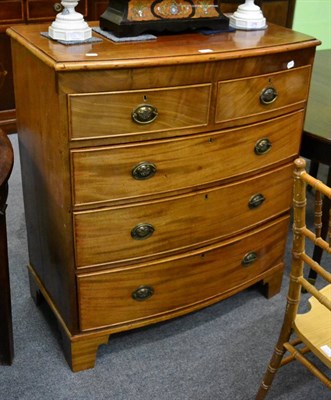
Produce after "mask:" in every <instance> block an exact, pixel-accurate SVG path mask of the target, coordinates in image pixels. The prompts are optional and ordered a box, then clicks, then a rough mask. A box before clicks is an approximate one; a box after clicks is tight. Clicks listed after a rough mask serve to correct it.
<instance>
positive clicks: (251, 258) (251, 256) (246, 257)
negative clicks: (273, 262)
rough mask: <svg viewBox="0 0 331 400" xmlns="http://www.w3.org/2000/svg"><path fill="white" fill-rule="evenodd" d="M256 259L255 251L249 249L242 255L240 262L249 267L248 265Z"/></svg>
mask: <svg viewBox="0 0 331 400" xmlns="http://www.w3.org/2000/svg"><path fill="white" fill-rule="evenodd" d="M256 260H257V254H256V253H255V251H250V252H249V253H247V254H245V255H244V258H243V259H242V261H241V264H242V265H243V266H244V267H249V266H250V265H252V264H253V263H255V261H256Z"/></svg>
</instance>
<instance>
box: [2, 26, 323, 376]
mask: <svg viewBox="0 0 331 400" xmlns="http://www.w3.org/2000/svg"><path fill="white" fill-rule="evenodd" d="M43 29H45V27H44V26H20V27H13V28H12V29H10V30H9V35H10V36H11V38H12V50H13V65H14V75H15V88H16V98H17V121H18V134H19V143H20V154H21V158H22V160H21V163H22V177H23V191H24V201H25V213H26V218H27V231H28V244H29V254H30V265H29V271H30V275H31V292H32V295H33V297H34V298H35V299H36V300H38V299H39V291H40V292H41V293H42V295H43V296H44V297H45V298H46V300H47V301H48V303H49V304H50V306H51V308H52V310H53V311H54V313H55V315H56V317H57V319H58V321H59V324H60V328H61V331H62V333H63V338H64V348H65V355H66V358H67V360H68V362H69V364H70V366H71V368H72V369H73V370H74V371H78V370H81V369H86V368H91V367H93V366H94V363H95V357H96V350H97V347H98V346H99V345H100V344H102V343H106V342H107V340H108V336H109V335H110V334H112V333H114V332H118V331H124V330H128V329H133V328H137V327H141V326H144V325H147V324H151V323H156V322H159V321H164V320H167V319H169V318H173V317H176V316H180V315H183V314H185V313H187V312H191V311H194V310H198V309H200V308H202V307H205V306H207V305H210V304H212V303H215V302H217V301H219V300H221V299H223V298H225V297H228V296H230V295H233V294H235V293H237V292H239V291H241V290H243V289H245V288H247V287H249V286H251V285H253V284H255V283H258V282H260V283H262V284H263V285H262V286H263V287H264V288H265V291H266V295H267V296H268V297H270V296H272V295H274V294H275V293H277V292H278V291H279V289H280V285H281V280H282V273H283V268H284V264H283V255H284V250H285V242H286V238H287V231H288V222H289V210H290V205H291V187H292V161H293V159H294V158H295V157H296V156H297V154H298V151H299V146H300V138H301V133H302V126H303V119H304V113H305V107H306V102H307V96H308V89H309V80H310V75H311V69H312V63H313V59H314V54H315V47H316V46H317V45H318V44H319V42H318V41H317V40H315V39H314V38H311V37H309V36H306V35H303V34H300V33H296V32H293V31H291V30H289V29H286V28H281V27H277V26H275V25H270V26H269V28H268V29H267V30H265V31H259V32H242V31H237V32H234V33H225V34H217V35H208V36H204V35H202V34H198V33H190V34H183V35H171V36H160V37H158V38H157V40H155V41H150V42H144V43H142V42H140V43H124V44H114V43H112V42H111V41H109V40H107V39H103V41H102V42H101V43H97V44H82V45H79V46H63V45H61V44H57V43H54V42H50V41H49V40H48V39H46V38H44V37H41V36H40V33H39V32H40V31H41V30H43ZM206 50H207V51H206ZM91 53H92V54H94V56H90V55H89V54H91ZM22 64H23V65H24V66H25V68H24V69H22V68H21V65H22ZM37 81H40V82H42V84H40V85H36V84H35V82H37ZM234 312H235V310H234Z"/></svg>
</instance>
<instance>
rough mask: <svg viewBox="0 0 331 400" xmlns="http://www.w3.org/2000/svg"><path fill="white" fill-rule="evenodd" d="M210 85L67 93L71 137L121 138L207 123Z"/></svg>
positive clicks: (194, 126) (199, 125)
mask: <svg viewBox="0 0 331 400" xmlns="http://www.w3.org/2000/svg"><path fill="white" fill-rule="evenodd" d="M210 95H211V84H204V85H194V86H184V87H174V88H164V89H152V90H149V89H148V90H133V91H125V92H111V93H95V94H72V95H69V115H70V119H71V120H70V126H71V138H72V139H87V138H98V137H118V136H120V137H122V136H125V135H126V136H129V137H132V138H134V137H135V136H139V135H143V134H146V133H152V132H164V131H174V130H182V129H186V128H196V127H202V126H206V125H207V124H208V116H209V103H210Z"/></svg>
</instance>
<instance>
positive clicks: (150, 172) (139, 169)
mask: <svg viewBox="0 0 331 400" xmlns="http://www.w3.org/2000/svg"><path fill="white" fill-rule="evenodd" d="M155 173H156V165H155V164H153V163H151V162H149V161H142V162H140V163H139V164H137V165H136V166H135V167H133V169H132V176H133V177H134V179H137V180H139V181H141V180H144V179H149V178H151V177H152V176H154V175H155Z"/></svg>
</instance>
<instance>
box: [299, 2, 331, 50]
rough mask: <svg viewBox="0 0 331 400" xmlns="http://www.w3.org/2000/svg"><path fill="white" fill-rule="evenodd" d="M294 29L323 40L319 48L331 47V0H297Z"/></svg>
mask: <svg viewBox="0 0 331 400" xmlns="http://www.w3.org/2000/svg"><path fill="white" fill-rule="evenodd" d="M293 29H294V30H295V31H298V32H302V33H307V34H308V35H311V36H314V37H316V38H317V39H319V40H321V41H322V45H321V46H319V47H318V48H317V50H322V49H331V1H330V0H296V6H295V13H294V21H293Z"/></svg>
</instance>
